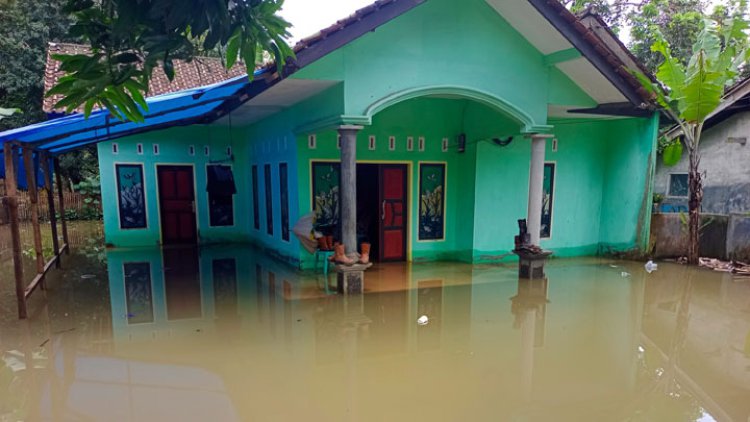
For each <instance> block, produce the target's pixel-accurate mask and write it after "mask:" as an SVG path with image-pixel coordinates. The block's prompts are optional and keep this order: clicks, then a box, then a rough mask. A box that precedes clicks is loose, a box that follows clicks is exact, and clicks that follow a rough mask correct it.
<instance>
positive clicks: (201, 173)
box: [55, 0, 658, 267]
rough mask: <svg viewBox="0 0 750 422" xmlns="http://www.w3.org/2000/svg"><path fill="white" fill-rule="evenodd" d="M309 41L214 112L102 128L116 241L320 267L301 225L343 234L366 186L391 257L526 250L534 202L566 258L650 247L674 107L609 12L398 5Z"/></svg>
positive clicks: (511, 5) (109, 221) (105, 189)
mask: <svg viewBox="0 0 750 422" xmlns="http://www.w3.org/2000/svg"><path fill="white" fill-rule="evenodd" d="M295 51H296V54H297V57H296V59H295V60H294V61H293V63H292V65H291V66H289V67H288V68H285V69H281V70H280V71H279V70H277V69H275V68H272V67H271V68H268V69H265V70H263V71H261V72H256V75H255V78H254V79H253V81H252V82H249V81H247V80H246V79H244V80H232V81H229V82H228V84H231V85H232V86H240V85H242V87H243V88H242V90H241V91H240V93H238V94H234V96H233V97H232V99H231V100H227V101H229V103H230V104H231V107H224V108H222V109H219V108H215V109H207V110H206V111H205V112H202V113H203V114H201V116H200V117H201V118H200V119H194V118H190V119H187V118H184V119H182V120H181V121H177V122H172V123H173V124H172V125H171V126H170V127H166V126H160V125H159V124H157V123H158V122H160V121H161V120H160V119H162V118H163V116H160V115H158V110H159V109H158V107H154V108H153V109H152V110H149V113H150V114H151V115H152V116H154V117H153V118H150V117H149V116H148V115H147V123H148V122H149V121H151V122H154V124H153V126H150V127H148V128H139V127H137V126H132V127H133V128H134V129H132V130H131V131H130V132H126V131H123V132H121V133H119V134H117V135H115V134H112V135H111V136H110V135H109V132H106V135H105V134H104V133H102V131H99V132H97V134H96V135H95V139H94V135H93V133H94V130H93V129H91V128H89V130H90V132H91V133H92V138H91V139H92V140H91V141H80V142H81V143H84V142H97V143H98V152H99V161H100V163H99V164H100V171H101V185H102V196H103V204H104V225H105V236H106V242H107V243H108V244H109V245H111V246H114V247H137V246H152V245H157V244H178V243H198V244H211V243H224V242H251V243H255V244H257V245H259V246H261V247H263V248H264V249H266V250H267V251H269V252H271V253H272V254H273V255H276V256H278V257H280V258H282V259H284V260H286V261H289V262H290V263H293V264H294V265H298V266H300V267H309V266H311V265H312V263H313V256H312V255H311V254H309V253H308V252H307V251H305V250H304V249H303V248H302V247H301V245H300V242H299V241H298V240H297V238H296V237H295V234H294V226H295V224H297V222H298V221H300V220H301V219H302V220H306V219H307V220H309V218H310V215H311V214H314V215H315V224H316V227H317V228H318V230H320V231H324V232H325V231H328V232H330V234H332V235H334V236H335V237H340V236H341V232H342V229H341V228H340V227H341V220H342V215H341V211H342V209H341V205H340V203H341V200H342V199H341V195H342V189H343V188H344V187H346V186H349V185H351V186H349V188H348V189H352V188H353V187H356V204H350V207H351V206H354V205H355V207H356V240H357V243H359V242H362V241H367V242H370V243H372V245H373V257H374V258H375V259H376V260H380V261H432V260H461V261H466V262H496V261H502V260H504V259H506V258H507V259H510V258H509V257H511V256H512V254H511V250H512V249H513V248H514V236H515V235H516V234H518V224H517V221H518V220H519V219H524V218H527V214H533V215H537V213H536V210H537V209H538V210H539V212H540V214H541V215H539V217H538V220H539V222H538V223H537V224H538V227H539V232H538V237H540V238H541V240H540V242H539V243H541V246H542V247H544V248H546V249H551V250H553V251H554V252H555V254H556V255H557V256H580V255H595V254H599V253H605V252H614V251H629V250H633V249H643V248H645V247H646V244H647V239H648V233H649V224H650V223H649V218H648V217H649V213H650V209H651V198H652V189H651V186H652V182H653V180H652V179H653V172H654V166H655V156H656V134H657V124H658V120H657V116H656V113H655V112H654V111H653V109H652V108H651V107H650V103H649V98H648V95H647V93H645V92H644V91H643V90H642V89H639V85H638V83H637V81H636V80H635V79H634V78H633V77H632V76H631V75H630V73H629V72H628V70H626V69H627V68H631V69H638V65H637V63H635V62H634V61H633V59H632V56H630V55H629V53H628V52H627V51H626V50H625V48H624V47H623V46H622V44H620V43H619V41H617V40H616V38H615V37H614V35H613V34H612V33H611V32H610V31H609V30H608V29H607V28H606V27H604V26H603V24H602V23H601V21H600V20H598V18H596V17H593V16H588V17H575V16H573V15H572V14H570V13H569V12H568V11H567V10H565V9H564V7H562V6H561V5H559V4H557V3H554V2H546V1H540V0H514V1H512V2H508V1H504V0H467V1H463V2H455V1H451V0H429V1H424V0H387V1H380V2H377V3H376V4H374V5H372V6H370V7H368V8H365V9H362V10H360V11H358V12H356V13H355V14H354V15H353V16H351V17H349V18H347V19H345V20H342V21H339V22H338V23H337V24H336V25H334V26H332V27H330V28H327V29H325V30H323V31H321V32H320V33H318V34H316V35H315V36H313V37H310V38H308V39H305V40H302V41H301V42H300V43H299V44H298V45H297V46H296V47H295ZM224 86H229V85H224ZM219 89H224V88H222V87H220V88H219ZM217 95H218V94H217ZM210 96H211V93H210V91H206V92H203V91H201V93H199V94H197V93H193V94H192V99H191V101H192V102H193V103H196V104H204V103H205V104H209V103H210V102H211V101H213V100H212V98H213V97H210ZM222 98H224V97H222ZM215 101H219V100H218V99H217V100H215ZM222 101H224V100H222ZM227 101H225V102H224V103H222V104H223V105H226V104H227ZM232 101H234V102H232ZM206 107H208V106H206ZM216 110H219V111H216ZM154 113H156V114H154ZM107 124H109V123H107ZM113 133H114V132H113ZM354 139H356V141H354ZM55 142H59V141H57V140H56V141H55ZM350 142H352V143H353V145H356V147H355V148H354V151H355V153H356V167H355V168H354V169H353V170H352V169H351V168H350V167H348V166H344V168H343V169H342V164H344V163H342V162H341V160H342V145H343V146H344V147H345V148H344V149H346V148H348V147H346V146H347V145H352V144H350ZM57 145H59V144H57ZM69 145H74V143H73V141H70V143H69ZM532 145H533V148H532ZM532 149H533V151H532ZM351 151H352V150H347V153H346V154H349V155H347V157H351V155H350V154H351ZM532 157H533V159H532ZM533 163H535V165H536V167H535V168H536V170H534V168H530V167H533ZM542 168H543V170H542ZM348 171H354V172H355V173H347V172H348ZM342 173H344V174H343V175H342ZM351 174H356V183H354V181H353V178H352V177H351V176H350V175H351ZM347 184H349V185H347ZM535 186H537V187H539V188H540V189H541V193H537V194H539V197H540V198H541V206H539V205H538V204H536V201H534V200H533V199H532V200H529V198H530V195H531V194H530V192H533V191H534V187H535ZM343 193H344V194H346V192H343ZM535 195H536V194H535ZM532 198H536V196H532ZM529 210H531V211H529ZM532 211H533V212H532ZM343 219H347V217H346V216H343ZM531 220H534V219H531ZM347 221H349V222H350V223H351V219H349V220H347ZM301 227H306V228H307V227H309V226H306V225H304V224H302V225H301ZM530 227H531V228H533V229H535V228H536V226H530ZM308 231H309V228H308ZM533 231H534V232H535V233H536V230H533Z"/></svg>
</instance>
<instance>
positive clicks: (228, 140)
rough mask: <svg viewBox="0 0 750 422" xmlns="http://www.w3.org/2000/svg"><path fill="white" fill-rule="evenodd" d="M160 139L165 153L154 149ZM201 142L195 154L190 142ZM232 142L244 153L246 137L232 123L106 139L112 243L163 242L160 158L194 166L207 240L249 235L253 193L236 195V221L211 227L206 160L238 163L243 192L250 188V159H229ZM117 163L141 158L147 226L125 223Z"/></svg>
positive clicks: (103, 170) (105, 191)
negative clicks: (121, 219) (120, 210)
mask: <svg viewBox="0 0 750 422" xmlns="http://www.w3.org/2000/svg"><path fill="white" fill-rule="evenodd" d="M113 143H117V144H118V149H119V152H118V153H117V154H113V153H112V144H113ZM138 143H142V144H143V151H144V152H143V154H142V155H139V154H138V153H137V149H136V145H137V144H138ZM154 144H158V145H159V154H158V155H155V154H154V152H153V145H154ZM190 145H193V146H195V155H194V156H191V155H190V154H189V146H190ZM204 146H208V147H209V156H206V155H205V154H204ZM227 147H231V148H232V152H233V154H234V155H235V156H236V157H241V156H242V154H243V150H244V149H245V148H246V143H245V142H244V138H243V135H242V132H241V131H239V130H237V129H233V130H230V129H229V127H228V126H218V125H211V126H199V125H194V126H190V127H182V128H172V129H168V130H161V131H155V132H149V133H145V134H142V135H138V136H130V137H126V138H121V139H118V140H117V141H109V142H103V143H100V144H99V146H98V152H99V168H100V174H101V185H102V204H103V208H104V232H105V240H106V243H108V244H110V245H114V246H119V247H126V246H146V245H157V244H159V243H160V241H161V231H160V230H161V229H160V224H159V205H158V200H157V199H158V192H157V182H156V166H157V165H159V164H188V165H192V166H193V167H194V178H195V193H196V213H197V220H198V221H197V227H198V234H199V240H200V242H201V243H217V242H226V241H230V242H234V241H243V240H244V236H243V233H246V232H247V231H248V224H249V222H248V220H247V218H246V217H245V216H246V215H248V212H247V209H248V201H247V199H248V197H247V196H246V195H243V194H238V195H235V196H234V226H231V227H209V221H208V194H207V192H206V183H207V181H206V177H207V176H206V165H207V164H209V162H215V161H216V162H222V163H223V164H230V165H232V168H233V171H234V174H235V184H236V186H237V191H238V192H247V191H248V184H247V180H246V178H245V177H242V175H243V174H246V173H247V171H248V170H247V168H246V167H247V166H246V163H245V161H244V160H237V159H235V161H234V162H231V161H230V162H226V161H225V160H227V158H228V156H227V153H226V150H227ZM116 163H141V164H143V170H144V186H145V194H146V218H147V224H148V227H147V228H146V229H129V230H122V229H120V222H119V214H118V208H117V203H118V202H117V201H118V199H117V183H116V181H115V164H116Z"/></svg>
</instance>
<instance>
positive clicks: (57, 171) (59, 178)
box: [55, 157, 70, 254]
mask: <svg viewBox="0 0 750 422" xmlns="http://www.w3.org/2000/svg"><path fill="white" fill-rule="evenodd" d="M55 179H57V195H58V197H59V198H60V223H61V224H62V235H63V243H65V246H64V247H65V253H66V254H69V253H70V241H69V240H68V224H67V222H66V221H65V199H64V198H63V186H62V176H60V160H59V159H58V158H57V157H55Z"/></svg>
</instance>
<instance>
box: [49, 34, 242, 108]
mask: <svg viewBox="0 0 750 422" xmlns="http://www.w3.org/2000/svg"><path fill="white" fill-rule="evenodd" d="M89 51H90V50H89V48H88V47H87V46H84V45H79V44H59V43H50V44H49V47H48V49H47V65H46V68H45V72H44V92H47V91H49V90H50V89H51V88H52V87H53V86H55V85H56V84H57V82H58V81H59V80H60V78H61V77H63V76H64V73H63V72H62V71H60V62H59V61H57V60H54V59H53V58H52V55H53V54H85V53H88V52H89ZM174 67H175V77H174V80H172V82H170V81H169V79H167V77H166V75H164V72H163V71H161V70H160V69H155V70H154V74H153V78H152V79H151V84H150V91H149V93H148V95H147V97H154V96H156V95H161V94H168V93H171V92H177V91H182V90H185V89H191V88H197V87H200V86H205V85H211V84H215V83H218V82H222V81H225V80H227V79H232V78H234V77H237V76H241V75H245V74H246V71H245V65H244V63H237V64H235V65H234V67H232V69H230V70H226V69H224V65H223V64H222V62H221V59H219V58H215V57H197V58H195V59H194V60H193V61H192V62H186V61H183V60H176V61H175V63H174ZM61 99H62V96H60V95H54V96H52V97H47V98H44V101H43V105H42V108H43V109H44V111H45V112H47V113H50V112H63V111H64V110H60V109H55V107H54V106H55V104H56V103H57V102H58V101H60V100H61ZM76 111H79V112H81V111H82V108H79V109H78V110H76Z"/></svg>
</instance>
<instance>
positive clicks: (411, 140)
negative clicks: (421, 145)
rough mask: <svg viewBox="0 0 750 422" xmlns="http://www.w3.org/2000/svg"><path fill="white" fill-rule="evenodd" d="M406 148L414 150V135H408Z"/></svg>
mask: <svg viewBox="0 0 750 422" xmlns="http://www.w3.org/2000/svg"><path fill="white" fill-rule="evenodd" d="M406 150H407V151H414V137H413V136H407V137H406Z"/></svg>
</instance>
